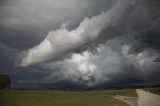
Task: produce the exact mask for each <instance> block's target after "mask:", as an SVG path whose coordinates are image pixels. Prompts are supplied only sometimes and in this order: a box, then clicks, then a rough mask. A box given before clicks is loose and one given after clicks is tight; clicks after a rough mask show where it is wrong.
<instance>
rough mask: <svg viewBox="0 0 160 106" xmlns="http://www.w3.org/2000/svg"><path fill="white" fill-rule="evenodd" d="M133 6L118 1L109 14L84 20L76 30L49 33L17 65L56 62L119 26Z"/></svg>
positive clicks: (58, 30) (104, 13) (62, 29)
mask: <svg viewBox="0 0 160 106" xmlns="http://www.w3.org/2000/svg"><path fill="white" fill-rule="evenodd" d="M131 5H132V2H130V1H128V0H121V1H117V2H116V3H115V4H114V6H113V7H112V8H111V9H110V10H108V11H107V12H103V13H101V14H99V15H97V16H93V17H92V18H84V20H83V21H82V22H81V23H80V25H79V26H78V27H77V28H76V29H74V30H71V31H69V30H68V29H66V28H65V27H61V28H60V29H57V30H54V31H51V32H49V34H48V35H47V37H46V38H45V39H44V41H42V42H41V43H40V44H39V45H37V46H35V47H33V48H31V49H29V50H27V51H25V55H24V57H22V58H20V59H18V61H16V65H17V66H28V65H32V64H38V63H42V62H47V61H50V60H52V59H53V60H54V59H56V58H59V57H60V56H62V55H64V54H65V53H67V52H68V51H71V50H73V49H76V48H78V47H80V46H82V45H84V44H86V43H88V42H90V41H93V40H95V39H96V38H97V37H98V36H99V34H100V32H101V31H102V30H104V29H106V28H109V27H113V26H116V25H117V24H119V23H120V22H121V19H123V18H122V17H123V16H124V15H125V13H126V12H127V11H128V10H127V8H128V7H130V6H131ZM62 26H63V25H62Z"/></svg>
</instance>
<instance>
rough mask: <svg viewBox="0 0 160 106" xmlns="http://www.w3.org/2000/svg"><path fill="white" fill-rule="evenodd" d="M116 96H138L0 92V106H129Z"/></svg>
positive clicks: (113, 92) (125, 92)
mask: <svg viewBox="0 0 160 106" xmlns="http://www.w3.org/2000/svg"><path fill="white" fill-rule="evenodd" d="M152 90H153V89H152ZM153 91H154V90H153ZM114 95H122V96H123V95H124V96H133V97H135V96H137V94H136V91H135V90H134V89H131V90H104V91H88V92H87V91H85V92H84V91H83V92H73V91H56V90H0V106H128V105H127V104H125V103H123V102H121V101H118V100H115V99H113V98H112V96H114Z"/></svg>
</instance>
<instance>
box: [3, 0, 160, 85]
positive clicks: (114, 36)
mask: <svg viewBox="0 0 160 106" xmlns="http://www.w3.org/2000/svg"><path fill="white" fill-rule="evenodd" d="M159 6H160V2H159V0H154V1H151V0H45V1H37V0H14V1H11V0H3V1H1V3H0V12H1V13H2V14H1V15H0V33H1V35H0V48H1V51H0V66H1V67H2V68H3V70H2V71H0V73H2V74H8V75H9V76H10V77H11V80H12V86H13V87H20V86H21V87H33V86H34V85H35V86H37V87H42V88H45V87H55V88H56V87H57V88H67V87H69V88H75V87H77V88H86V87H97V86H99V87H107V86H112V85H115V86H121V85H125V86H134V85H144V84H152V85H153V84H160V83H159V82H160V80H159V77H160V72H159V69H160V63H159V58H160V50H159V49H160V43H159V38H160V37H159V36H160V32H159V28H160V26H159V25H160V12H159V9H160V7H159ZM16 57H18V58H16ZM15 61H16V62H15ZM13 65H16V66H17V67H19V68H14V69H13ZM24 66H25V67H24Z"/></svg>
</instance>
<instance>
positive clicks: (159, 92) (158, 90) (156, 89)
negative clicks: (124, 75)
mask: <svg viewBox="0 0 160 106" xmlns="http://www.w3.org/2000/svg"><path fill="white" fill-rule="evenodd" d="M144 90H145V91H149V92H151V93H154V94H157V95H160V87H154V88H145V89H144Z"/></svg>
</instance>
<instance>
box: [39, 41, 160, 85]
mask: <svg viewBox="0 0 160 106" xmlns="http://www.w3.org/2000/svg"><path fill="white" fill-rule="evenodd" d="M113 45H115V46H117V47H118V48H119V50H118V49H116V47H115V46H113ZM131 46H132V45H130V44H126V43H124V44H121V43H120V39H114V40H109V41H107V42H106V43H105V44H100V45H98V46H97V47H95V50H94V52H93V51H90V50H86V51H83V52H81V53H73V54H72V55H71V56H70V57H69V58H67V59H63V60H59V61H57V62H53V63H47V64H43V65H42V67H43V68H44V70H50V75H49V76H47V77H45V78H42V79H39V80H37V83H39V82H40V83H43V82H46V81H48V82H51V83H55V82H61V81H69V82H72V83H76V84H81V85H83V86H86V87H95V86H97V85H99V84H103V83H106V84H107V83H110V84H111V83H121V85H123V84H128V83H129V82H132V81H133V82H134V83H133V82H132V84H136V83H139V82H141V81H142V82H143V83H145V82H147V83H148V82H152V81H153V79H148V77H152V76H154V77H155V78H156V77H157V76H159V74H157V72H158V69H159V68H160V65H159V63H156V62H153V61H154V59H156V58H157V57H158V56H159V54H158V53H155V51H154V50H153V49H146V50H144V51H142V52H139V53H136V54H130V53H129V50H130V49H131ZM57 70H58V71H57ZM150 73H152V74H150Z"/></svg>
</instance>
